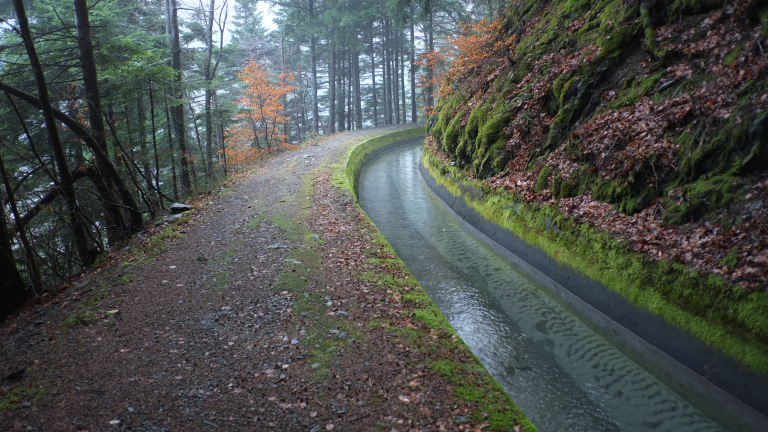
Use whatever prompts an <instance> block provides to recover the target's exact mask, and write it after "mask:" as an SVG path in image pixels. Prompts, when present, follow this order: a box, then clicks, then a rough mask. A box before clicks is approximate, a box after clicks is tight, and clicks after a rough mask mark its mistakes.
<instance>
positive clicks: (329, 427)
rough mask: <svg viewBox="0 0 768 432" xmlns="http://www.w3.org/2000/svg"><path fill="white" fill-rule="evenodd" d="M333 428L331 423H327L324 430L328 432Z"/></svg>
mask: <svg viewBox="0 0 768 432" xmlns="http://www.w3.org/2000/svg"><path fill="white" fill-rule="evenodd" d="M333 428H334V426H333V423H328V424H327V425H325V430H329V431H330V430H333Z"/></svg>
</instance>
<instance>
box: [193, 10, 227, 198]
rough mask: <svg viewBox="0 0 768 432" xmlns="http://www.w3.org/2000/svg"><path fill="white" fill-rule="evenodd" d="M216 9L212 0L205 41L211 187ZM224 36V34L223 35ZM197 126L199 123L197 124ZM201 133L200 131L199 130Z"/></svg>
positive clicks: (207, 143) (207, 159) (207, 156)
mask: <svg viewBox="0 0 768 432" xmlns="http://www.w3.org/2000/svg"><path fill="white" fill-rule="evenodd" d="M215 11H216V0H211V3H210V6H209V7H208V22H207V24H208V28H207V29H206V35H205V36H206V37H205V39H206V40H205V41H206V44H207V45H208V46H207V50H206V51H207V52H206V57H207V58H206V61H205V81H206V83H205V108H204V109H205V156H206V158H205V161H206V164H205V178H206V180H208V185H209V187H210V184H211V179H212V178H213V120H212V119H211V98H212V97H213V74H214V71H212V70H211V66H212V65H211V62H212V59H213V13H214V12H215ZM222 36H223V35H222ZM195 127H197V125H195ZM198 133H199V132H198Z"/></svg>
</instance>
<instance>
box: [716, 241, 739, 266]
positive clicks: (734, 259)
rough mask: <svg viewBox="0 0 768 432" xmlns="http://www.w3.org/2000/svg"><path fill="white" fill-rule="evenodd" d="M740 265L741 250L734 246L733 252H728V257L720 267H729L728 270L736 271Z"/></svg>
mask: <svg viewBox="0 0 768 432" xmlns="http://www.w3.org/2000/svg"><path fill="white" fill-rule="evenodd" d="M738 263H739V248H738V247H736V246H734V247H732V248H731V250H730V251H729V252H728V255H726V256H725V257H724V258H723V259H722V260H721V261H720V266H721V267H728V270H731V271H733V270H735V269H736V265H737V264H738Z"/></svg>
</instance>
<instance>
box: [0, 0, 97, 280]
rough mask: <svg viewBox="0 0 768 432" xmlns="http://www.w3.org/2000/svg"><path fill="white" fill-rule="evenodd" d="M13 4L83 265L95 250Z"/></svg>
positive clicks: (19, 9)
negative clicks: (81, 214) (78, 205)
mask: <svg viewBox="0 0 768 432" xmlns="http://www.w3.org/2000/svg"><path fill="white" fill-rule="evenodd" d="M13 5H14V7H15V9H16V17H17V21H18V25H19V31H20V33H21V38H22V39H23V41H24V47H25V48H26V50H27V55H28V57H29V62H30V66H31V68H32V72H33V73H34V75H35V81H36V82H37V91H38V93H39V95H38V97H39V98H40V105H41V107H42V111H43V118H44V119H45V129H46V131H47V133H48V142H49V144H50V146H51V151H52V153H53V155H54V159H55V160H56V167H57V169H58V171H59V181H60V183H61V187H62V193H63V195H64V201H65V202H66V205H67V213H68V215H69V225H70V226H71V228H72V233H73V235H74V239H75V247H76V249H77V255H78V257H79V258H80V261H81V263H82V264H83V266H89V265H90V264H91V263H92V262H93V261H94V260H95V258H96V253H97V251H96V248H95V246H94V245H93V243H91V241H90V239H89V237H88V234H87V233H86V230H85V223H84V222H83V219H82V217H81V216H80V210H79V209H78V207H77V196H76V195H75V188H74V181H73V180H72V173H71V172H70V171H69V167H68V166H67V156H66V154H65V153H64V147H63V146H62V144H61V139H60V137H59V131H58V129H57V128H56V119H55V118H54V117H53V107H52V106H51V99H50V96H49V95H48V85H47V83H46V81H45V74H44V73H43V67H42V66H41V65H40V59H39V58H38V57H37V51H36V50H35V45H34V43H33V41H32V33H31V32H30V29H29V20H28V19H27V13H26V11H25V10H24V2H23V0H13ZM12 258H13V257H12V256H11V257H7V259H12Z"/></svg>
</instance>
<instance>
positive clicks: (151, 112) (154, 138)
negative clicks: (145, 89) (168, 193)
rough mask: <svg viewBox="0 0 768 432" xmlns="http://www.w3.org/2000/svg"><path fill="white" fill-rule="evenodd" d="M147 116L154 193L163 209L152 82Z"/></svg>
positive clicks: (150, 83)
mask: <svg viewBox="0 0 768 432" xmlns="http://www.w3.org/2000/svg"><path fill="white" fill-rule="evenodd" d="M149 115H150V117H151V118H152V150H153V153H154V156H155V191H156V192H157V200H158V201H159V202H160V208H161V209H163V210H164V209H165V205H164V204H163V196H162V193H161V192H160V156H159V155H158V153H157V128H156V127H155V96H154V94H153V92H152V81H150V82H149Z"/></svg>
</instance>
